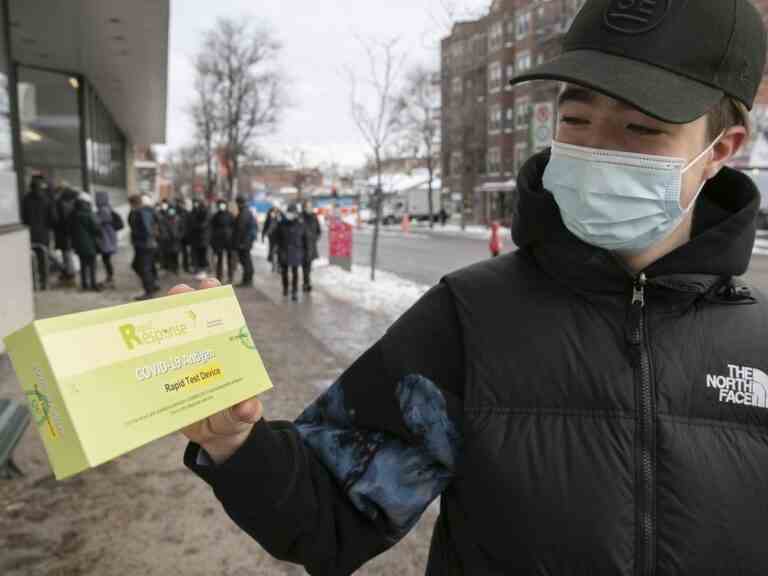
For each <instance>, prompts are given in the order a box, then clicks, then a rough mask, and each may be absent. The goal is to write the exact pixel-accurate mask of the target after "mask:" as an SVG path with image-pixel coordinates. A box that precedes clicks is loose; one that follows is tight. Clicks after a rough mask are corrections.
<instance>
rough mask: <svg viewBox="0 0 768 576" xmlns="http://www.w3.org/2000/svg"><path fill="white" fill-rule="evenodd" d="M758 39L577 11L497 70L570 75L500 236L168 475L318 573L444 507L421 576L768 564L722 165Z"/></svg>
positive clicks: (758, 33) (697, 14)
mask: <svg viewBox="0 0 768 576" xmlns="http://www.w3.org/2000/svg"><path fill="white" fill-rule="evenodd" d="M766 48H767V45H766V30H765V25H764V23H763V19H762V18H761V16H760V14H759V13H758V11H757V10H756V9H755V7H754V6H753V5H752V3H751V2H750V1H749V0H729V1H727V2H725V1H722V0H713V1H703V0H699V1H689V2H671V1H666V0H664V1H662V0H658V1H656V0H647V1H636V2H635V1H627V0H587V1H586V3H585V4H584V7H583V8H582V9H581V11H580V12H579V14H578V15H577V16H576V18H575V20H574V21H573V24H572V25H571V27H570V29H569V31H568V33H567V34H566V35H565V38H564V39H563V41H562V52H561V53H560V55H559V56H557V57H556V58H555V59H553V60H551V61H549V62H546V63H543V64H542V65H540V66H538V67H536V68H533V69H531V70H528V71H526V72H524V73H523V74H522V75H521V76H519V77H517V78H515V79H513V80H512V83H513V84H517V83H521V82H531V81H538V80H550V81H551V80H557V81H560V82H563V83H564V86H563V89H562V91H561V93H560V95H559V106H558V108H559V109H558V114H557V121H556V129H555V133H554V139H553V141H552V145H551V147H550V148H548V149H545V150H543V151H541V152H537V153H536V154H535V155H533V156H532V157H531V158H530V159H529V160H528V161H527V162H526V163H525V164H524V165H523V166H522V168H521V169H520V171H519V173H518V178H517V188H516V195H517V196H516V202H515V207H514V214H513V215H514V218H513V225H512V230H513V236H514V242H515V244H516V246H517V247H518V250H516V251H515V252H512V253H509V254H504V255H502V256H500V257H498V258H492V259H488V260H485V261H483V262H481V263H478V264H476V265H474V266H471V267H469V268H467V269H464V270H460V271H457V272H453V273H451V274H448V275H447V276H446V277H445V278H444V279H443V280H442V281H441V282H440V283H439V284H438V285H437V286H435V287H434V288H432V289H431V290H430V291H428V292H427V293H426V294H425V295H424V296H423V297H422V298H421V299H420V300H419V301H418V302H417V303H416V304H415V305H414V306H413V307H412V308H411V309H410V310H409V311H408V312H406V313H405V315H404V316H403V317H402V318H400V319H399V320H398V321H397V322H396V323H395V324H394V325H393V326H392V327H391V328H390V329H389V330H388V331H387V332H386V333H385V335H384V336H383V337H382V338H381V340H380V341H379V342H377V343H376V344H375V345H374V346H373V347H372V348H371V349H369V350H368V351H367V352H366V353H364V354H363V355H362V356H361V357H360V358H359V359H358V360H357V361H356V362H355V363H354V364H353V365H352V366H351V367H350V368H349V369H348V370H347V371H346V372H344V373H343V374H342V375H341V376H340V378H339V379H338V380H337V381H336V382H335V383H334V384H332V385H331V386H330V387H329V388H328V389H326V390H325V391H324V392H322V393H321V395H320V397H319V398H318V399H317V400H316V401H315V402H314V403H312V404H311V405H310V406H309V407H308V408H307V409H306V410H305V411H304V412H303V413H302V414H301V415H300V416H299V417H298V418H297V419H296V420H295V421H294V422H280V421H274V420H273V421H269V420H267V419H266V418H265V417H264V408H263V406H262V404H261V403H260V402H259V400H258V399H255V398H254V399H251V400H248V401H245V402H241V403H239V404H237V405H235V406H233V407H232V408H230V409H228V410H224V411H221V412H219V413H217V414H214V415H213V416H211V417H209V418H206V419H205V420H202V421H200V422H197V423H195V424H193V425H191V426H189V427H187V428H185V429H184V434H185V435H186V437H187V438H188V439H189V440H190V443H189V444H188V446H187V449H186V451H185V453H184V462H185V464H186V465H187V466H188V467H189V468H190V469H192V470H193V471H194V472H196V473H197V474H198V475H199V476H200V477H201V478H202V479H203V480H204V481H205V482H207V483H208V484H209V485H210V486H211V487H212V489H213V492H214V494H215V496H216V497H217V498H218V499H219V500H220V502H221V504H222V506H223V509H224V510H225V511H226V512H227V514H228V515H229V516H230V518H232V520H233V521H234V522H235V523H237V524H238V526H240V528H241V529H242V530H244V531H245V532H246V533H247V534H248V535H249V536H251V537H252V538H254V539H255V540H257V541H258V542H259V543H260V544H261V545H262V546H263V547H264V548H265V549H266V550H267V551H268V552H269V553H271V554H272V555H274V556H276V557H277V558H280V559H281V560H283V561H290V562H293V563H296V564H300V565H302V566H304V567H305V568H306V570H307V571H308V572H309V573H312V574H335V575H347V574H352V573H353V572H355V571H356V570H357V569H358V568H359V567H360V566H362V565H363V564H365V563H366V562H367V561H368V560H370V559H371V558H373V557H375V556H377V555H378V554H381V553H382V552H384V551H385V550H387V549H389V548H391V547H392V546H394V545H395V544H396V543H397V542H398V541H399V540H401V539H402V538H403V537H404V536H405V535H406V534H407V533H408V532H409V531H410V529H411V528H412V527H413V526H414V525H415V524H416V522H417V521H418V519H419V517H420V516H421V515H422V513H423V512H424V511H425V510H426V509H427V508H428V507H429V506H430V503H431V502H432V500H433V499H435V498H437V497H439V498H440V507H439V515H438V516H437V519H436V522H435V524H434V528H433V536H432V541H431V547H430V552H429V558H428V560H427V566H426V573H427V574H434V575H455V576H458V575H472V576H475V575H483V576H489V575H492V574H493V575H501V574H547V575H549V576H565V575H577V574H578V575H586V574H590V575H609V574H610V575H622V576H637V575H643V576H646V575H647V576H651V575H659V576H661V575H673V574H687V575H694V574H695V575H697V576H716V575H723V574H750V575H762V574H768V555H766V554H765V530H764V529H763V528H765V527H766V526H768V518H766V510H768V491H766V489H765V487H766V484H768V444H767V443H766V438H768V354H766V341H768V297H766V295H765V294H763V293H761V292H760V291H758V290H755V289H753V288H751V287H750V286H748V285H747V284H746V283H744V282H743V281H742V280H740V279H738V277H739V276H742V275H743V274H744V273H745V272H746V271H747V269H748V266H749V263H750V258H751V256H752V250H753V247H754V242H755V226H756V216H757V213H758V210H759V207H760V192H759V190H757V188H756V186H755V184H754V183H753V182H752V180H751V179H750V178H749V176H747V175H746V174H743V173H741V172H739V171H737V170H734V169H732V168H730V167H728V162H729V161H731V160H732V159H733V158H734V156H735V155H736V154H737V153H738V152H739V151H740V149H741V148H742V146H743V145H744V144H745V143H746V142H747V141H748V136H749V132H750V119H749V114H748V109H749V108H751V107H752V106H753V104H754V102H755V97H756V95H757V92H758V88H759V86H760V83H761V80H762V78H763V73H764V70H765V59H766V52H767V50H766ZM537 92H538V91H531V93H532V94H534V93H537ZM186 290H189V289H188V288H184V287H178V288H177V289H176V290H175V292H183V291H186ZM401 550H402V549H401Z"/></svg>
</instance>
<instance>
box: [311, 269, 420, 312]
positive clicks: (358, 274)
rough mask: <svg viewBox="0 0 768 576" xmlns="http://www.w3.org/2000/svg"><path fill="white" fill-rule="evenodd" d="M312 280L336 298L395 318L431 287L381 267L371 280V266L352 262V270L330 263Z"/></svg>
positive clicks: (314, 275) (315, 271)
mask: <svg viewBox="0 0 768 576" xmlns="http://www.w3.org/2000/svg"><path fill="white" fill-rule="evenodd" d="M312 283H313V284H314V285H315V286H316V287H318V288H321V289H322V290H324V291H325V292H327V293H328V294H329V295H330V296H331V297H333V298H336V299H338V300H342V301H345V302H348V303H350V304H353V305H355V306H359V307H361V308H363V309H365V310H367V311H369V312H374V313H377V314H383V315H385V316H387V317H389V318H391V319H392V320H395V319H397V318H399V317H400V316H401V315H402V314H403V313H404V312H405V311H406V310H408V309H409V308H410V307H411V306H413V304H414V303H415V302H416V301H417V300H418V299H419V298H420V297H421V296H422V295H423V294H424V293H425V292H426V291H427V290H428V289H429V286H426V285H423V284H417V283H415V282H411V281H410V280H405V279H404V278H401V277H399V276H397V275H395V274H391V273H389V272H384V271H382V270H377V271H376V281H375V282H371V269H370V268H369V267H367V266H353V267H352V272H347V271H346V270H342V269H341V268H339V267H337V266H329V265H327V263H326V265H325V266H323V265H318V266H317V267H316V268H315V269H314V271H313V273H312Z"/></svg>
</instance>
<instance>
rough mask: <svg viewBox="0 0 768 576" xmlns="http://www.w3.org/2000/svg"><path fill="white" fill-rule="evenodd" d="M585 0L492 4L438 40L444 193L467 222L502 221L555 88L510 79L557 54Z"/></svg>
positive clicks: (541, 142) (546, 124) (548, 118)
mask: <svg viewBox="0 0 768 576" xmlns="http://www.w3.org/2000/svg"><path fill="white" fill-rule="evenodd" d="M583 3H584V0H559V1H555V0H495V1H494V2H493V4H492V5H491V6H490V9H489V11H488V14H487V15H486V16H484V17H483V18H480V19H479V20H476V21H472V22H459V23H457V24H456V25H455V26H454V28H453V31H452V33H451V35H450V36H448V37H447V38H444V39H443V42H442V74H441V79H442V107H443V115H442V135H443V139H442V173H443V187H444V192H447V193H448V194H449V195H450V196H451V198H452V199H453V200H454V201H455V205H456V206H457V209H459V210H461V209H462V207H463V209H464V211H465V216H466V221H467V222H474V223H488V222H490V221H492V220H501V221H508V220H509V215H510V200H511V197H512V192H513V188H514V184H513V183H514V179H515V178H516V176H517V172H518V170H519V169H520V167H521V165H522V163H523V162H524V161H525V160H527V159H528V157H529V156H530V155H531V154H532V153H534V152H536V151H537V150H539V149H541V148H543V147H545V146H547V145H548V141H549V140H550V139H551V135H552V130H553V128H554V111H555V99H556V94H557V93H556V91H557V85H556V84H555V83H552V82H536V83H529V84H524V85H522V86H517V87H514V88H512V87H511V86H509V80H510V79H511V78H512V77H513V76H514V75H515V74H517V73H519V72H523V71H525V70H527V69H529V68H531V67H533V66H536V65H537V64H539V63H542V62H545V61H547V60H549V59H551V58H553V57H554V56H555V55H557V54H558V53H559V50H560V41H561V39H562V37H563V33H564V31H565V30H567V29H568V27H569V26H570V24H571V22H572V21H573V18H574V17H575V15H576V13H577V12H578V10H579V9H580V8H581V6H582V5H583Z"/></svg>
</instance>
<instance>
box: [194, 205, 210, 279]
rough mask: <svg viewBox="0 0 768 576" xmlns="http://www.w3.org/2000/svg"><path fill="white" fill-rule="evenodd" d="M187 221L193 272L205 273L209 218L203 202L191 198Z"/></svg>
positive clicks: (206, 267)
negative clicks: (190, 208)
mask: <svg viewBox="0 0 768 576" xmlns="http://www.w3.org/2000/svg"><path fill="white" fill-rule="evenodd" d="M188 223H189V224H188V226H189V228H188V230H189V244H190V247H191V248H192V266H193V272H195V273H196V274H198V275H205V273H206V272H207V270H208V245H209V242H210V233H211V219H210V216H209V214H208V206H207V205H206V204H205V202H203V201H202V200H197V199H195V200H193V202H192V211H191V212H190V214H189V221H188Z"/></svg>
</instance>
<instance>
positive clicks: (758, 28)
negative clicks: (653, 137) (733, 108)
mask: <svg viewBox="0 0 768 576" xmlns="http://www.w3.org/2000/svg"><path fill="white" fill-rule="evenodd" d="M765 59H766V30H765V26H764V25H763V20H762V18H761V16H760V13H759V12H758V11H757V9H756V8H755V7H754V5H753V4H752V3H751V2H750V1H749V0H587V3H586V4H585V5H584V7H583V8H582V9H581V11H580V12H579V14H578V15H577V16H576V19H575V20H574V22H573V25H572V26H571V28H570V30H569V31H568V33H567V34H566V36H565V39H564V41H563V51H562V53H561V54H560V55H559V56H558V57H557V58H555V59H554V60H551V61H549V62H546V63H544V64H542V65H541V66H537V67H536V68H533V69H532V70H530V71H529V72H526V73H524V74H520V75H519V76H516V77H515V78H513V79H512V80H511V81H510V84H519V83H521V82H528V81H530V80H561V81H564V82H569V83H573V84H578V85H580V86H584V87H587V88H591V89H593V90H596V91H597V92H601V93H603V94H606V95H608V96H611V97H613V98H616V99H617V100H622V101H624V102H626V103H628V104H630V105H632V106H634V107H635V108H638V109H639V110H641V111H642V112H644V113H645V114H648V115H649V116H653V117H654V118H658V119H659V120H662V121H665V122H670V123H673V124H684V123H688V122H693V121H694V120H696V119H697V118H699V117H700V116H703V115H704V114H706V113H707V112H709V111H710V110H711V109H712V108H713V107H714V106H715V105H717V104H718V103H719V102H720V100H721V99H722V98H723V96H730V97H732V98H734V99H736V100H738V101H740V102H742V103H744V105H745V106H746V107H747V108H749V109H750V110H751V109H752V105H753V104H754V100H755V96H756V95H757V90H758V88H759V86H760V82H761V80H762V78H763V69H764V67H765Z"/></svg>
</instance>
